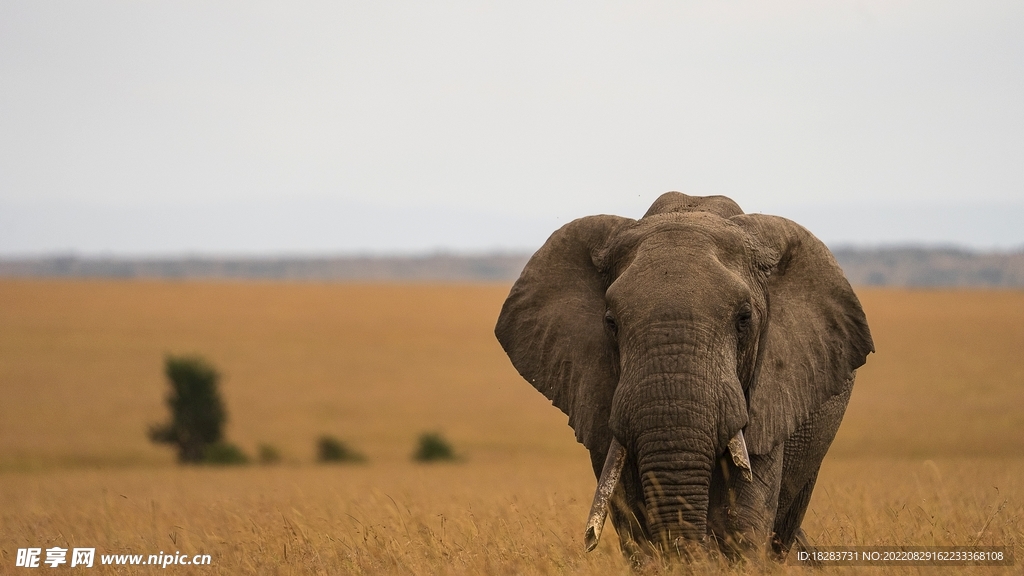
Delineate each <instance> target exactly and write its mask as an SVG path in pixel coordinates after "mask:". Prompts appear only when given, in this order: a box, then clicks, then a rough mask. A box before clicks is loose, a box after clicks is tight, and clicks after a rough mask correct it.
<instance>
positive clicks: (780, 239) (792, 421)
mask: <svg viewBox="0 0 1024 576" xmlns="http://www.w3.org/2000/svg"><path fill="white" fill-rule="evenodd" d="M731 220H732V221H733V222H735V223H736V224H738V225H740V226H741V227H743V228H744V229H746V230H747V232H748V233H749V234H750V235H751V237H752V239H753V242H754V243H755V245H757V246H758V247H760V248H762V249H761V250H755V253H760V254H765V255H770V256H767V259H768V260H769V261H767V262H760V263H759V264H760V265H762V267H763V269H764V270H766V271H768V273H769V274H770V275H769V277H768V280H767V285H768V325H767V326H766V327H765V328H764V330H763V331H762V336H761V341H760V349H761V351H760V362H759V369H758V374H757V377H756V380H755V381H754V382H752V383H751V386H750V390H749V392H748V394H749V395H748V398H749V404H750V406H749V416H748V423H747V428H746V432H745V434H744V435H745V436H746V441H747V447H748V448H749V450H750V452H752V453H755V454H765V453H767V452H769V451H770V450H771V449H772V448H773V447H774V446H776V445H777V444H778V443H779V442H782V441H784V440H785V439H786V438H788V437H789V436H790V434H792V433H793V432H794V431H795V430H796V429H797V427H798V426H799V425H800V424H801V423H803V422H804V420H806V419H807V417H808V416H810V415H811V414H813V413H814V412H815V411H816V410H817V408H818V407H819V406H821V404H822V403H824V402H825V401H826V400H828V399H829V398H831V397H832V396H834V395H836V394H839V393H842V392H845V391H846V390H847V389H848V388H849V387H850V386H851V385H852V380H853V372H854V370H856V369H857V368H859V367H860V366H862V365H863V364H864V362H865V360H866V358H867V355H868V354H869V353H870V352H874V344H873V343H872V341H871V332H870V331H869V330H868V324H867V319H866V318H865V317H864V311H863V310H862V309H861V306H860V301H859V300H858V299H857V295H856V294H854V293H853V288H851V287H850V283H849V282H848V281H847V280H846V277H845V276H843V271H842V270H841V269H840V268H839V265H838V264H837V263H836V260H835V258H834V257H833V256H832V253H831V252H830V251H829V249H828V248H827V247H826V246H825V245H824V244H823V243H822V242H821V241H820V240H818V239H817V238H815V237H814V235H813V234H811V233H810V232H808V231H807V230H806V229H805V228H803V227H802V226H800V225H798V224H796V223H795V222H792V221H790V220H787V219H785V218H780V217H777V216H765V215H762V214H744V215H740V216H734V217H733V218H731Z"/></svg>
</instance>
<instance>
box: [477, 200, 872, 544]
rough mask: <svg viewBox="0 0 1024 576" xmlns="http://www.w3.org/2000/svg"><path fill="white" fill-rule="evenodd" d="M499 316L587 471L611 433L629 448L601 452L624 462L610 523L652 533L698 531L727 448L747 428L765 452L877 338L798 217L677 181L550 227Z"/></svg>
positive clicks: (667, 537) (638, 536)
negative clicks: (626, 211)
mask: <svg viewBox="0 0 1024 576" xmlns="http://www.w3.org/2000/svg"><path fill="white" fill-rule="evenodd" d="M495 333H496V335H497V337H498V340H499V341H500V342H501V345H502V346H503V347H504V349H505V351H506V352H507V353H508V355H509V357H510V358H511V360H512V363H513V364H514V365H515V367H516V368H517V369H518V371H519V373H520V374H522V376H523V377H524V378H525V379H526V380H527V381H528V382H530V384H532V385H533V386H534V387H535V388H536V389H537V390H539V391H540V392H542V393H543V394H544V395H545V396H547V397H548V398H549V399H550V400H551V401H552V402H553V403H554V405H555V406H557V407H558V408H560V409H561V410H562V411H563V412H565V413H566V414H567V415H568V416H569V424H570V426H572V428H573V429H574V430H575V432H576V438H577V439H578V440H579V441H580V442H581V443H583V444H584V445H585V446H586V447H587V448H588V449H589V450H590V453H591V459H592V462H593V465H594V470H595V473H597V474H600V472H601V471H602V469H604V468H605V467H604V463H605V459H606V456H608V453H609V447H610V446H612V445H613V440H614V445H615V446H619V445H621V447H623V448H624V452H622V453H620V452H618V448H616V453H615V454H612V455H611V457H609V458H608V460H609V461H611V460H614V459H616V458H618V460H619V461H620V462H621V463H622V472H621V480H618V483H617V484H616V482H615V481H614V480H613V481H612V485H615V486H617V488H615V490H616V493H617V495H618V496H617V498H615V500H616V501H617V502H618V504H617V506H618V508H617V509H616V508H615V507H613V509H612V514H613V520H614V521H615V522H616V528H617V529H618V531H619V532H620V536H623V535H624V534H625V536H624V537H628V538H631V539H635V540H637V541H641V540H642V539H643V540H648V541H651V542H654V543H674V542H678V541H680V540H681V539H685V540H702V539H704V538H705V536H706V535H707V534H708V533H709V531H710V530H709V500H710V501H712V502H714V501H715V499H716V496H715V494H714V490H715V488H714V484H715V482H714V481H713V476H715V475H716V474H721V472H717V470H718V469H719V468H722V469H723V470H725V472H724V473H725V474H726V476H728V475H729V472H730V469H727V468H725V464H723V463H725V462H730V464H729V466H730V467H731V471H732V474H733V475H734V476H738V475H739V474H740V473H741V472H745V471H744V470H741V469H739V468H736V465H739V466H743V464H744V463H743V458H744V457H745V454H743V453H742V452H743V451H742V440H743V439H745V443H746V446H747V448H748V449H749V452H750V454H753V455H756V454H768V453H770V452H771V451H772V450H773V449H775V448H776V447H777V446H779V445H780V443H782V442H784V441H785V439H786V438H788V437H789V436H790V435H791V434H792V433H793V432H794V430H796V429H797V427H798V426H800V425H801V423H803V422H804V421H805V420H806V419H807V418H808V416H809V415H810V414H812V413H814V412H815V410H816V409H817V408H818V407H819V406H821V405H822V403H824V402H826V401H827V400H828V399H829V398H831V397H833V396H835V395H836V394H839V393H842V392H843V391H844V390H848V388H849V386H850V382H851V379H852V373H853V371H854V370H855V369H856V368H857V367H859V366H860V365H862V364H863V363H864V361H865V357H866V356H867V354H868V353H869V352H870V351H872V342H871V336H870V333H869V331H868V327H867V323H866V320H865V318H864V314H863V312H862V310H861V307H860V304H859V302H858V300H857V297H856V296H855V295H854V293H853V291H852V290H851V288H850V285H849V283H848V282H847V281H846V279H845V278H844V277H843V274H842V272H841V270H840V269H839V267H838V265H837V264H836V262H835V260H834V259H833V257H832V255H831V253H830V252H829V251H828V249H827V248H826V247H825V246H824V245H823V244H822V243H821V242H820V241H819V240H817V239H816V238H815V237H814V236H812V235H811V234H810V233H809V232H807V230H805V229H804V228H802V227H800V226H798V225H797V224H795V223H793V222H791V221H789V220H786V219H783V218H779V217H773V216H764V215H759V214H743V212H742V211H741V210H740V208H739V206H737V205H736V204H735V203H734V202H733V201H731V200H729V199H728V198H724V197H721V196H718V197H691V196H686V195H684V194H680V193H676V192H670V193H667V194H664V195H662V196H661V197H660V198H659V199H658V200H657V201H656V202H655V203H654V205H652V206H651V209H650V210H649V211H648V212H647V214H646V215H645V216H644V217H643V218H642V219H640V220H632V219H629V218H622V217H618V216H606V215H602V216H590V217H586V218H581V219H579V220H575V221H573V222H571V223H569V224H567V225H565V226H563V227H562V228H561V229H559V230H558V231H556V232H555V233H554V234H553V235H552V236H551V238H550V239H548V241H547V242H546V243H545V244H544V246H543V247H542V248H541V249H540V250H539V251H538V252H537V253H536V254H535V255H534V256H533V257H532V258H531V259H530V261H529V263H528V264H527V265H526V267H525V269H524V270H523V272H522V275H521V276H520V278H519V280H518V281H517V282H516V283H515V285H514V286H513V287H512V291H511V293H510V294H509V296H508V299H507V300H506V302H505V305H504V307H503V308H502V311H501V316H500V317H499V319H498V323H497V327H496V329H495ZM840 417H841V416H840ZM829 440H831V438H830V439H829ZM730 441H733V444H734V445H733V446H732V448H733V452H734V454H735V456H734V457H731V458H730V457H728V456H727V455H728V454H729V448H730ZM737 441H739V442H740V443H739V444H737ZM738 446H739V447H740V450H739V451H737V447H738ZM733 462H734V463H735V464H733ZM613 472H614V471H613ZM746 472H749V466H748V470H747V471H746ZM611 488H612V486H605V487H604V489H605V491H606V492H608V494H606V496H610V490H611ZM599 489H601V487H600V486H599ZM602 521H603V518H602Z"/></svg>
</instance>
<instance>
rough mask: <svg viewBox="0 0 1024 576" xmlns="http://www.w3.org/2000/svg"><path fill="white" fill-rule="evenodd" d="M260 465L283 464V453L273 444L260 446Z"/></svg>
mask: <svg viewBox="0 0 1024 576" xmlns="http://www.w3.org/2000/svg"><path fill="white" fill-rule="evenodd" d="M259 456H260V464H265V465H270V464H278V463H280V462H281V451H280V450H278V449H277V447H276V446H274V445H272V444H260V447H259Z"/></svg>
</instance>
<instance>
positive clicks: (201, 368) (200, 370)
mask: <svg viewBox="0 0 1024 576" xmlns="http://www.w3.org/2000/svg"><path fill="white" fill-rule="evenodd" d="M164 373H165V374H166V375H167V380H168V382H169V383H170V385H171V392H170V394H168V395H167V407H168V408H170V409H171V421H170V422H168V423H167V424H163V425H154V426H152V427H150V429H149V438H150V439H151V440H152V441H153V442H158V443H163V444H174V445H176V446H177V447H178V461H179V462H184V463H195V462H203V461H204V460H205V459H206V456H207V448H208V447H209V446H211V445H214V444H217V443H219V442H220V440H221V437H222V436H223V431H224V423H225V421H227V412H226V411H225V409H224V402H223V401H222V400H221V398H220V392H219V391H218V390H217V383H218V381H219V380H220V374H218V373H217V371H216V370H215V369H214V368H213V367H212V366H210V364H209V363H207V362H206V361H205V360H203V359H202V358H200V357H199V356H167V357H166V358H165V360H164Z"/></svg>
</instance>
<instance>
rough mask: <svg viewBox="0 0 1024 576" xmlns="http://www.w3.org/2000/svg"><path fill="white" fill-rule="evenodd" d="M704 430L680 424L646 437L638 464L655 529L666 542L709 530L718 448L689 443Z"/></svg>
mask: <svg viewBox="0 0 1024 576" xmlns="http://www.w3.org/2000/svg"><path fill="white" fill-rule="evenodd" d="M696 434H701V435H705V436H706V435H707V434H706V432H704V431H697V430H692V429H691V430H684V429H680V428H677V427H672V428H667V429H663V430H658V431H655V432H652V433H650V434H649V435H648V436H651V437H649V438H645V439H641V440H639V441H638V443H637V445H638V446H640V447H641V448H639V454H638V466H639V472H640V479H641V486H642V489H643V497H644V502H645V504H646V508H647V517H648V526H649V527H650V530H651V535H652V536H653V537H654V538H655V539H656V541H658V542H660V543H661V544H662V545H663V546H671V545H673V544H674V543H676V541H677V540H679V539H685V540H698V541H700V540H703V539H704V537H705V535H706V534H707V516H708V490H709V486H710V483H711V471H712V463H713V461H714V458H713V456H714V448H713V447H712V446H706V447H699V446H692V445H690V446H687V445H686V444H693V442H688V441H685V440H680V439H688V440H693V439H695V438H698V436H696Z"/></svg>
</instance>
